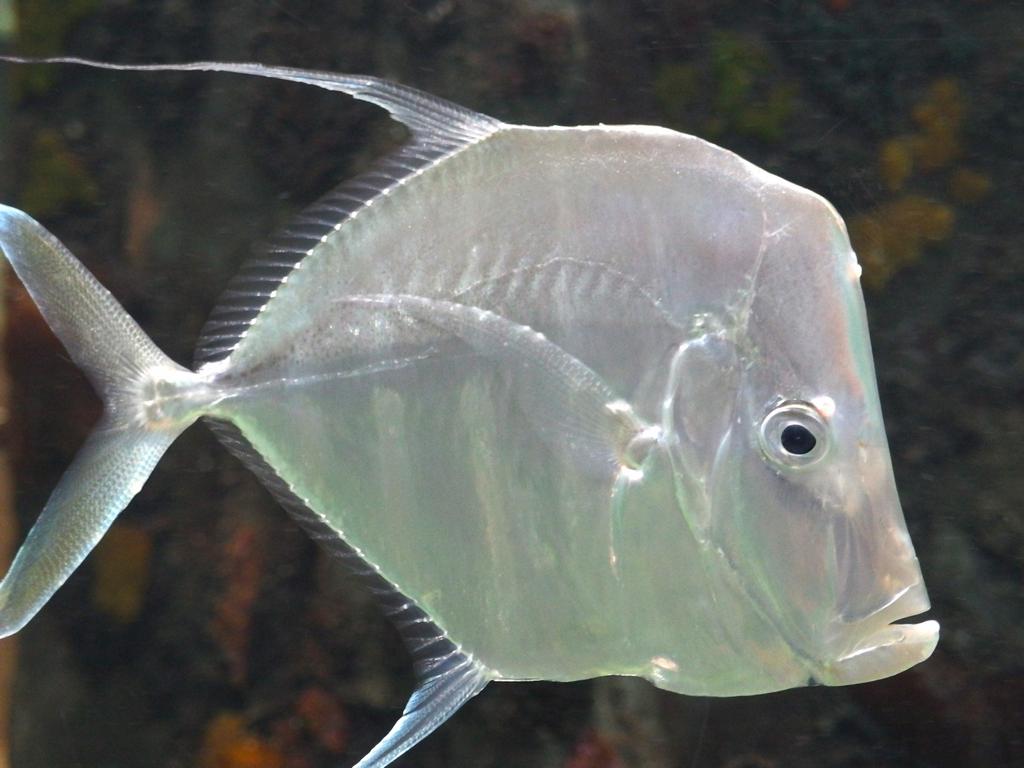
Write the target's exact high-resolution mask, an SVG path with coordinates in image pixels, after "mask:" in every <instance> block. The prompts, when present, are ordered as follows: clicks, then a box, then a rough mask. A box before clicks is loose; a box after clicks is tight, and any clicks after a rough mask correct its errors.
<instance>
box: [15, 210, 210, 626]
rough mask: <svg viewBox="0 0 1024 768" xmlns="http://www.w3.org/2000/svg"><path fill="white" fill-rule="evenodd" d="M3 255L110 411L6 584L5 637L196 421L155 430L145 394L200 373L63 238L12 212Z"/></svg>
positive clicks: (44, 598) (56, 585)
mask: <svg viewBox="0 0 1024 768" xmlns="http://www.w3.org/2000/svg"><path fill="white" fill-rule="evenodd" d="M0 250H2V251H3V253H4V255H5V256H6V257H7V261H8V263H10V265H11V266H12V267H13V269H14V271H15V272H16V273H17V275H18V277H19V278H20V279H21V281H22V283H24V285H25V287H26V289H27V290H28V292H29V295H30V296H31V297H32V299H33V301H35V303H36V305H37V306H38V307H39V310H40V312H41V313H42V315H43V317H44V318H45V319H46V322H47V323H48V324H49V325H50V327H51V328H52V329H53V331H54V332H55V333H56V334H57V336H58V338H59V339H60V340H61V342H62V343H63V344H64V347H65V349H67V351H68V354H69V355H70V356H71V359H72V360H74V361H75V363H76V364H77V365H78V366H79V367H80V368H82V370H83V371H84V372H85V373H86V375H87V376H88V377H89V380H90V381H91V382H92V384H93V386H94V387H95V388H96V391H97V392H98V393H99V395H100V396H101V398H102V399H103V402H104V406H105V412H104V417H103V419H102V420H101V421H100V423H99V425H98V426H97V427H96V428H95V430H94V431H93V433H92V435H91V436H90V437H89V439H88V441H87V442H86V444H85V445H84V446H83V447H82V449H81V450H80V451H79V453H78V455H77V456H76V457H75V460H74V461H73V462H72V464H71V466H70V468H69V469H68V470H67V471H66V472H65V473H64V476H63V477H62V478H61V480H60V482H59V483H58V484H57V487H56V489H55V490H54V491H53V493H52V494H51V496H50V499H49V501H47V503H46V505H45V506H44V507H43V511H42V513H41V514H40V516H39V518H38V519H37V520H36V523H35V524H34V525H33V526H32V528H31V530H30V531H29V533H28V536H27V537H26V538H25V541H24V543H23V544H22V546H21V547H20V549H19V550H18V553H17V555H16V556H15V558H14V562H13V563H12V565H11V567H10V569H9V570H8V572H7V574H6V575H5V576H4V578H3V581H2V582H0V636H6V635H9V634H12V633H14V632H16V631H17V630H18V629H20V628H21V627H22V626H24V625H25V624H26V623H27V622H28V621H29V620H30V619H31V618H32V617H33V616H34V615H35V614H36V613H37V612H38V611H39V609H40V608H41V607H42V606H43V605H44V604H45V603H46V601H47V600H49V599H50V596H51V595H52V594H53V593H54V592H55V591H56V590H57V589H58V588H59V587H60V586H61V584H63V583H64V582H65V581H66V580H67V578H68V577H69V576H70V575H71V573H72V572H73V571H74V570H75V568H77V567H78V565H79V564H80V563H81V562H82V560H83V559H84V558H85V556H86V555H87V554H88V553H89V552H90V551H91V550H92V548H93V547H94V546H95V545H96V543H97V542H98V541H99V540H100V538H101V537H102V536H103V534H104V533H105V532H106V530H107V528H108V527H109V526H110V524H111V523H112V522H113V521H114V518H116V517H117V515H118V514H120V512H121V511H122V510H123V509H124V508H125V506H127V504H128V502H129V501H131V499H132V498H133V497H134V496H135V494H136V493H138V491H139V489H140V488H141V487H142V484H143V483H144V482H145V480H146V478H147V477H149V474H150V472H152V470H153V468H154V467H155V466H156V463H157V461H159V459H160V457H161V456H162V455H163V453H164V451H165V450H166V449H167V447H168V446H169V445H170V444H171V443H172V442H173V441H174V439H175V438H176V437H177V436H178V435H179V434H180V433H181V432H182V431H183V430H184V429H185V428H186V427H187V426H188V425H189V424H191V423H192V420H193V419H194V418H195V417H194V416H191V417H190V416H189V415H188V414H187V413H186V414H185V415H183V416H182V417H181V418H171V419H165V420H162V421H161V423H159V424H154V423H152V422H150V421H149V420H148V418H147V417H146V414H145V408H144V403H143V398H144V394H143V387H144V385H145V384H146V383H147V382H157V381H159V380H161V379H167V380H173V381H175V382H176V383H178V384H180V385H184V386H187V384H188V382H189V381H191V380H194V377H195V374H193V373H191V372H190V371H186V370H185V369H184V368H181V367H180V366H178V365H176V364H175V363H173V362H172V361H171V360H169V359H168V358H166V357H165V356H164V354H163V353H162V352H161V351H160V350H159V349H158V348H157V347H156V345H155V344H153V342H152V341H150V339H149V338H148V337H147V336H146V334H145V333H144V332H143V331H142V329H141V328H139V326H138V325H137V324H136V323H135V321H134V320H132V319H131V318H130V317H129V316H128V314H127V313H126V312H125V311H124V309H122V308H121V306H120V305H119V304H118V303H117V301H116V300H115V299H114V297H113V296H111V295H110V293H109V292H108V291H107V290H106V289H105V288H103V286H101V285H100V284H99V282H98V281H97V280H96V278H95V277H93V276H92V274H91V273H90V272H89V271H88V270H87V269H86V268H85V267H84V266H83V265H82V264H81V263H80V262H79V261H78V260H77V259H76V258H75V257H74V256H73V255H72V254H71V253H70V252H69V251H68V250H67V249H66V248H65V247H64V246H63V244H61V242H60V241H59V240H57V238H56V237H54V236H53V235H52V234H50V233H49V232H47V231H46V230H45V229H44V228H43V227H42V226H41V225H40V224H38V223H37V222H36V221H34V220H33V219H32V218H31V217H30V216H28V215H27V214H25V213H23V212H22V211H19V210H17V209H14V208H10V207H8V206H4V205H0ZM190 377H191V378H190Z"/></svg>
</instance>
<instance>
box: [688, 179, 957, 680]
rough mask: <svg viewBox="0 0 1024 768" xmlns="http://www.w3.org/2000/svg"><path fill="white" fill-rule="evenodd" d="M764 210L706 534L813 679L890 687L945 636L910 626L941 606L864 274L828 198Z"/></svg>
mask: <svg viewBox="0 0 1024 768" xmlns="http://www.w3.org/2000/svg"><path fill="white" fill-rule="evenodd" d="M760 200H761V203H762V205H763V207H764V225H765V226H764V234H763V235H762V237H763V240H762V243H761V249H760V253H759V257H758V260H757V263H756V264H755V266H754V267H753V269H752V270H751V277H750V279H749V281H748V283H747V287H746V288H745V291H744V292H743V294H742V297H741V300H740V302H739V306H740V310H739V311H738V312H737V318H738V319H737V320H736V325H735V328H734V337H735V338H736V340H737V345H738V349H739V353H738V354H739V357H740V359H741V364H740V365H739V366H738V368H739V373H738V374H737V377H738V382H737V386H736V389H735V398H734V399H733V400H732V404H731V406H730V409H729V410H730V412H731V416H732V418H731V419H730V426H729V429H728V431H727V432H726V434H725V436H724V437H723V438H722V439H721V441H720V442H719V444H718V445H717V446H716V450H715V458H714V462H713V467H712V469H711V472H710V474H709V477H708V480H707V483H708V499H709V515H708V534H707V537H708V540H709V542H710V543H711V545H712V547H713V550H714V551H715V552H716V553H717V554H718V556H720V557H721V558H722V559H723V560H724V567H725V568H726V570H728V571H729V572H730V573H731V574H733V577H734V579H735V580H736V581H737V582H738V583H739V585H740V589H742V590H743V591H744V592H745V593H746V594H747V596H748V597H749V598H750V602H751V604H752V610H753V611H755V612H756V613H758V614H759V616H760V618H761V619H762V620H765V621H767V622H769V623H770V624H771V625H772V626H773V627H774V629H775V631H776V632H777V634H778V635H780V636H781V638H782V640H783V641H784V643H785V645H786V646H788V648H789V649H790V650H791V651H792V654H793V657H794V658H795V659H796V661H797V662H798V664H799V665H800V666H801V667H802V668H803V669H804V670H805V671H806V673H807V678H808V680H809V681H814V682H819V683H824V684H827V685H843V684H848V683H857V682H866V681H869V680H875V679H878V678H882V677H887V676H889V675H893V674H896V673H898V672H901V671H903V670H905V669H907V668H908V667H910V666H912V665H914V664H917V663H918V662H921V661H923V660H924V659H926V658H927V657H928V656H929V655H930V654H931V652H932V651H933V650H934V648H935V645H936V642H937V640H938V624H937V623H936V622H934V621H925V622H923V623H919V624H904V623H898V622H900V620H902V619H906V618H908V617H910V616H914V615H917V614H919V613H922V612H923V611H926V610H928V608H929V601H928V595H927V592H926V590H925V585H924V581H923V578H922V575H921V571H920V568H919V565H918V560H917V557H916V555H915V552H914V547H913V544H912V543H911V540H910V536H909V534H908V531H907V527H906V523H905V521H904V517H903V512H902V509H901V507H900V501H899V497H898V495H897V491H896V484H895V480H894V476H893V469H892V464H891V461H890V456H889V448H888V444H887V440H886V434H885V428H884V425H883V422H882V412H881V406H880V402H879V397H878V391H877V385H876V381H875V372H874V367H873V362H872V356H871V349H870V343H869V339H868V327H867V320H866V315H865V309H864V300H863V295H862V293H861V289H860V284H859V277H860V267H859V266H858V264H857V260H856V256H855V254H854V253H853V250H852V248H851V246H850V242H849V238H848V236H847V233H846V229H845V226H844V225H843V222H842V220H841V218H840V217H839V215H838V214H837V213H836V212H835V210H834V209H833V208H832V206H831V205H829V204H828V203H827V202H826V201H824V200H823V199H822V198H820V197H818V196H817V195H814V194H812V193H810V192H808V191H806V190H803V189H801V188H799V187H795V186H793V185H790V184H786V183H781V182H780V183H779V184H777V185H775V186H774V187H772V188H771V189H769V190H768V191H763V190H762V191H761V193H760ZM734 642H741V643H742V642H743V639H742V638H739V639H738V640H737V639H735V638H734ZM751 650H752V651H756V650H757V649H751Z"/></svg>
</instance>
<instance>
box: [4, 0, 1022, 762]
mask: <svg viewBox="0 0 1024 768" xmlns="http://www.w3.org/2000/svg"><path fill="white" fill-rule="evenodd" d="M0 47H2V49H3V50H4V51H5V52H8V53H15V54H20V55H27V56H46V55H79V56H86V57H90V58H98V59H105V60H110V61H122V62H175V61H184V60H189V59H201V58H208V59H221V60H245V61H260V62H264V63H273V64H286V65H292V66H299V67H307V68H317V69H327V70H335V71H344V72H359V73H367V74H375V75H381V76H385V77H389V78H392V79H395V80H399V81H401V82H404V83H407V84H410V85H415V86H418V87H420V88H423V89H425V90H428V91H431V92H433V93H436V94H439V95H443V96H445V97H448V98H450V99H453V100H455V101H458V102H460V103H463V104H465V105H467V106H469V107H472V108H474V109H477V110H480V111H483V112H487V113H490V114H493V115H494V116H496V117H499V118H502V119H505V120H507V121H510V122H524V123H537V124H545V125H546V124H565V125H573V124H580V123H595V122H605V123H617V122H628V123H653V124H658V125H665V126H669V127H672V128H676V129H679V130H682V131H686V132H689V133H694V134H697V135H700V136H702V137H704V138H707V139H709V140H712V141H714V142H716V143H718V144H721V145H723V146H725V147H728V148H730V149H732V150H735V151H736V152H738V153H739V154H741V155H743V156H744V157H746V158H747V159H749V160H751V161H753V162H755V163H756V164H758V165H761V166H763V167H765V168H767V169H768V170H770V171H772V172H774V173H777V174H779V175H781V176H783V177H785V178H787V179H790V180H792V181H794V182H796V183H798V184H801V185H804V186H807V187H809V188H811V189H813V190H815V191H817V192H820V193H821V194H823V195H824V196H825V197H827V198H828V199H829V200H831V201H832V202H833V203H834V204H835V206H836V207H837V208H838V209H839V211H840V212H841V213H842V214H843V216H844V217H845V218H846V220H847V222H848V224H849V227H850V231H851V235H852V238H853V241H854V246H855V248H856V250H857V252H858V254H859V256H860V259H861V262H862V264H863V265H864V269H865V273H864V285H865V292H866V298H867V302H868V310H869V316H870V322H871V330H872V341H873V344H874V349H875V360H876V366H877V369H878V375H879V385H880V388H881V393H882V401H883V407H884V410H885V415H886V422H887V425H888V431H889V439H890V444H891V446H892V449H893V461H894V464H895V468H896V474H897V480H898V483H899V486H900V489H901V496H902V500H903V505H904V509H905V513H906V517H907V522H908V524H909V527H910V529H911V533H912V536H913V539H914V542H915V544H916V547H917V551H918V555H919V557H920V560H921V563H922V568H923V570H924V573H925V576H926V580H927V583H928V586H929V589H930V593H931V597H932V603H933V609H932V612H931V615H932V616H933V617H935V618H937V619H938V620H939V621H940V622H941V623H942V626H943V634H942V639H941V641H940V644H939V647H938V650H937V651H936V652H935V655H934V656H933V657H932V659H931V660H929V661H928V662H927V663H925V664H922V665H920V666H918V667H916V668H914V669H913V670H911V671H909V672H907V673H905V674H902V675H900V676H898V677H895V678H892V679H888V680H884V681H881V682H878V683H872V684H868V685H861V686H855V687H851V688H840V689H826V688H816V689H802V690H795V691H788V692H784V693H779V694H773V695H768V696H758V697H753V698H745V699H714V700H712V699H701V698H691V697H682V696H676V695H672V694H669V693H664V692H661V691H658V690H656V689H654V688H653V687H651V686H650V685H648V684H646V683H645V682H643V681H641V680H620V679H606V680H598V681H588V682H581V683H575V684H558V685H556V684H545V683H532V684H518V685H493V686H491V687H489V688H488V689H487V690H486V691H485V692H484V693H483V694H481V695H480V696H479V697H478V698H477V699H475V700H473V701H472V702H471V703H470V704H469V705H467V706H466V707H465V708H464V709H463V710H462V711H461V712H459V713H458V714H457V715H456V716H455V717H454V718H453V720H452V721H451V722H450V723H448V724H447V725H446V726H445V727H443V728H442V729H441V730H440V731H438V732H437V733H436V734H435V735H433V736H431V737H430V738H429V739H428V740H427V741H426V742H425V743H424V744H422V745H421V746H419V747H417V748H416V749H415V750H414V751H413V752H411V753H410V754H409V755H408V756H407V757H405V758H403V759H402V760H400V761H399V762H398V763H396V765H398V766H407V767H408V768H413V767H415V766H423V767H424V768H439V767H440V766H470V765H472V766H476V767H477V768H486V767H487V766H503V768H515V767H516V766H530V767H531V768H532V767H536V768H556V767H560V768H634V767H640V766H643V767H644V768H670V767H671V768H677V767H678V768H698V767H702V768H776V767H778V768H782V766H786V767H797V768H799V767H804V766H807V767H809V766H835V767H837V768H854V767H857V766H1012V765H1018V766H1019V765H1024V568H1022V565H1024V511H1022V507H1024V471H1022V466H1021V465H1022V460H1024V449H1022V434H1024V252H1022V245H1024V228H1022V224H1021V221H1022V217H1021V205H1022V201H1024V196H1022V186H1024V183H1022V178H1024V166H1022V155H1024V152H1022V149H1024V143H1022V140H1021V134H1022V128H1024V3H1022V2H1017V1H1009V0H1003V1H1000V0H946V1H943V0H917V1H915V2H905V1H900V0H805V1H803V2H797V1H796V0H771V1H769V0H736V1H735V2H730V1H729V0H721V1H716V0H618V1H616V2H613V1H612V0H592V1H591V2H586V1H585V0H476V1H473V0H408V1H407V2H385V1H384V0H381V1H379V2H370V1H369V0H364V1H360V0H346V2H338V3H334V2H314V1H313V0H306V1H304V0H276V1H275V2H266V1H265V0H138V1H135V2H132V1H130V0H15V1H13V2H12V0H0ZM0 86H2V88H0V200H3V202H5V203H9V204H12V205H15V206H18V207H20V208H23V209H25V210H27V211H28V212H29V213H31V214H32V215H33V216H35V217H36V218H38V219H39V220H40V221H42V222H43V223H44V224H45V225H46V226H47V227H48V228H49V229H51V230H52V231H53V232H55V233H56V234H57V235H58V236H59V237H60V238H61V239H62V240H63V241H64V242H65V243H66V244H67V245H68V246H69V247H70V248H71V250H72V251H73V252H74V253H75V254H76V255H77V256H78V257H79V258H80V259H81V260H82V261H83V262H85V264H86V265H88V266H89V267H90V269H92V270H93V271H94V272H95V273H96V275H97V276H98V277H99V279H100V280H101V282H103V284H104V285H106V286H108V287H109V288H110V289H111V291H112V292H113V293H114V294H115V295H116V296H117V297H118V298H119V299H120V300H121V301H122V302H123V303H124V304H125V305H126V307H127V308H128V310H129V312H131V314H132V315H133V316H135V317H136V318H137V319H138V320H139V321H140V322H141V324H142V325H143V326H144V328H145V329H146V330H147V331H148V332H149V333H150V334H152V336H153V337H154V339H155V341H156V342H157V343H158V344H159V345H160V346H161V347H162V348H163V349H164V350H166V351H167V352H168V353H170V354H171V356H172V357H174V358H175V359H177V360H179V361H182V362H186V361H189V360H190V359H191V352H192V346H193V344H194V342H195V338H196V336H197V333H198V330H199V328H200V326H201V324H202V322H203V319H204V317H205V315H206V313H207V312H208V311H209V310H210V309H211V308H212V306H213V305H214V303H215V301H216V299H217V296H218V294H219V292H220V290H221V289H222V288H223V286H224V284H225V282H226V281H227V279H228V278H229V276H230V275H231V274H232V273H233V272H234V271H235V269H236V268H237V266H238V265H239V264H240V263H241V261H243V260H244V259H245V258H246V257H247V256H248V255H249V253H250V250H251V248H252V246H253V244H254V243H256V242H258V241H259V240H260V239H261V238H263V237H265V236H266V235H267V234H268V233H269V232H271V231H272V230H273V229H274V228H275V227H277V226H279V225H281V224H283V223H284V222H285V221H286V220H287V219H288V218H289V217H290V216H291V215H293V214H294V213H296V212H297V211H299V210H300V209H301V208H302V207H303V206H304V205H306V204H308V203H310V202H312V201H313V200H315V199H316V198H317V197H318V196H320V195H321V194H322V193H324V192H326V191H327V190H328V189H330V188H331V187H332V186H333V185H334V184H336V183H337V182H339V181H340V180H342V179H344V178H345V177H347V176H349V175H351V174H353V173H354V172H356V171H358V170H360V169H363V168H365V167H367V165H368V164H369V163H370V162H371V161H372V160H373V158H375V157H379V156H380V155H381V153H382V152H385V151H387V150H388V149H389V148H390V147H393V146H395V145H396V144H397V143H399V142H400V141H401V140H402V137H403V131H402V129H401V128H400V127H399V126H397V125H396V124H395V123H392V122H389V121H388V120H387V119H386V118H385V117H382V115H381V113H380V112H378V111H375V110H374V109H372V108H370V107H367V106H365V105H360V104H358V103H356V102H353V101H352V100H350V99H348V98H347V97H344V96H341V95H338V94H330V93H325V92H321V91H319V90H317V89H314V88H308V87H302V86H297V85H288V84H283V83H275V82H270V81H265V80H256V79H247V78H243V77H238V76H231V75H214V74H174V73H165V74H139V73H114V72H101V71H92V70H86V69H82V68H78V67H71V66H50V67H38V66H33V67H15V66H10V65H0ZM2 301H3V324H4V347H3V356H2V358H0V362H2V367H3V369H4V371H3V372H2V379H0V420H2V422H3V424H2V431H0V538H2V540H3V546H4V547H6V548H7V549H8V551H10V548H12V547H13V546H14V545H15V543H17V542H18V541H20V538H21V536H22V535H23V532H24V531H25V530H26V529H27V527H28V526H29V525H30V524H31V522H32V520H33V519H34V518H35V516H36V514H38V511H39V510H40V509H41V508H42V505H43V503H44V501H45V499H46V497H47V495H48V493H49V492H50V490H52V488H53V486H54V485H55V484H56V482H57V479H58V477H59V476H60V474H61V472H62V471H63V469H64V468H65V467H66V466H67V464H68V463H69V461H70V460H71V457H72V455H73V454H74V452H75V450H76V448H77V447H78V445H79V444H80V443H81V441H82V440H83V439H84V437H85V435H86V434H87V433H88V431H89V428H90V426H91V424H92V423H93V421H94V420H95V419H96V417H97V415H98V404H97V402H96V400H95V399H94V397H93V396H92V393H91V391H90V390H89V387H88V385H87V384H86V383H85V381H84V379H83V378H82V377H81V376H80V375H79V374H78V373H77V372H76V370H75V369H74V366H73V365H72V364H71V363H70V361H68V359H67V358H66V356H65V355H64V353H63V351H62V350H61V348H60V346H59V345H58V343H57V342H56V340H55V339H54V338H53V337H52V336H51V335H50V333H49V331H48V330H47V329H46V327H45V325H44V324H43V322H42V320H41V319H40V317H39V316H38V315H37V314H36V312H35V310H34V308H33V307H32V306H31V302H30V301H29V300H28V298H27V296H26V295H25V293H24V292H23V290H22V289H21V287H20V285H19V284H17V282H16V281H15V280H14V279H13V278H11V277H10V276H7V277H6V283H5V287H4V290H3V292H2ZM411 686H412V677H411V670H410V666H409V663H408V660H407V656H406V654H405V651H404V649H403V647H402V645H401V643H400V641H399V639H398V638H397V635H396V634H395V633H394V632H393V631H392V630H391V628H390V627H389V626H388V625H387V624H386V622H384V621H383V620H382V619H381V618H380V617H379V616H378V614H377V612H376V610H375V608H374V606H373V605H372V604H371V602H370V600H369V598H368V597H367V596H366V594H364V592H363V591H362V590H361V588H360V587H358V586H357V585H356V584H355V583H354V582H352V581H351V580H350V579H349V578H348V577H347V576H346V575H345V574H344V573H343V572H341V571H340V569H339V568H338V566H337V565H336V564H334V563H332V562H331V561H330V560H329V558H327V557H326V556H324V555H322V554H321V553H319V552H318V550H317V549H316V547H315V546H314V545H313V544H312V542H311V541H309V540H308V539H307V537H306V536H305V535H304V534H303V533H301V532H300V531H299V530H298V529H297V527H296V526H295V525H294V524H293V523H292V522H291V521H290V520H289V519H288V517H287V516H286V514H285V513H284V512H283V511H281V510H280V509H279V508H277V507H276V505H275V504H274V503H273V502H272V501H271V500H270V499H269V497H268V496H267V494H266V493H265V492H264V491H263V490H262V489H261V488H260V487H259V486H258V485H257V483H256V482H255V480H254V479H253V478H252V477H251V476H250V475H249V474H248V473H247V472H246V471H245V470H243V469H242V468H241V467H240V465H239V464H238V463H237V462H235V461H234V460H233V459H232V458H231V457H229V455H228V454H227V452H226V451H224V450H223V449H222V448H221V447H220V446H219V445H218V444H217V443H216V441H215V440H214V439H213V438H212V437H211V435H210V434H209V433H208V432H207V431H206V430H204V429H203V428H195V429H192V430H190V431H189V432H188V433H187V434H186V435H185V436H184V437H183V438H182V439H181V440H179V441H178V442H177V443H176V444H175V445H174V447H173V448H172V449H171V450H170V452H169V453H168V455H167V457H166V458H165V460H164V461H163V462H162V464H161V467H160V469H158V470H157V471H156V473H155V474H154V476H153V477H152V479H151V480H150V481H149V483H148V484H147V485H146V487H145V489H144V490H143V491H142V493H141V494H140V496H139V497H138V498H137V500H136V501H135V502H134V503H133V504H132V505H131V507H130V508H129V510H128V511H127V512H126V513H125V514H124V515H123V516H122V517H121V518H120V520H119V522H118V523H117V524H115V526H114V528H113V529H112V530H111V531H110V533H109V534H108V536H107V537H106V539H105V540H104V541H103V543H102V544H101V545H100V547H99V548H98V549H97V550H96V552H95V553H94V554H93V555H92V556H91V557H90V558H89V560H88V561H87V562H86V563H85V565H84V566H83V567H82V568H81V569H80V570H79V571H78V572H77V573H76V574H75V575H74V576H73V577H72V579H71V580H70V581H69V582H68V584H67V585H66V586H65V587H64V588H63V589H62V590H61V591H60V592H58V594H57V595H56V596H55V597H54V599H53V600H52V601H51V602H50V603H49V605H48V606H47V607H46V608H45V609H44V610H43V611H42V613H41V614H40V615H39V616H38V618H36V619H35V620H34V621H33V622H32V623H31V624H30V625H29V626H28V627H27V628H26V629H25V630H24V631H22V632H21V633H20V634H19V635H18V636H17V637H16V638H14V639H13V640H7V641H4V642H3V643H2V644H0V722H9V727H7V728H5V729H3V738H2V739H0V766H6V765H9V766H12V767H13V768H64V767H65V766H68V767H72V768H78V767H81V768H106V767H108V766H109V767H111V768H115V767H116V768H136V767H140V768H141V767H143V766H145V767H146V768H153V767H157V768H179V767H180V768H186V767H189V768H192V767H194V768H321V767H323V768H326V767H328V766H330V767H332V768H340V767H342V766H348V765H351V764H352V763H353V762H354V761H355V760H356V759H357V758H358V757H360V756H361V755H362V754H364V753H365V752H366V751H367V750H368V749H369V747H371V746H372V745H373V744H374V743H375V742H376V741H377V740H378V739H379V737H380V736H381V735H382V734H383V733H384V732H385V731H386V730H387V729H388V728H389V727H390V726H391V724H392V723H393V721H394V719H395V717H396V715H397V713H398V712H399V711H400V709H401V708H402V706H403V705H404V703H405V700H406V698H407V696H408V694H409V692H410V690H411ZM4 761H8V762H4Z"/></svg>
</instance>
